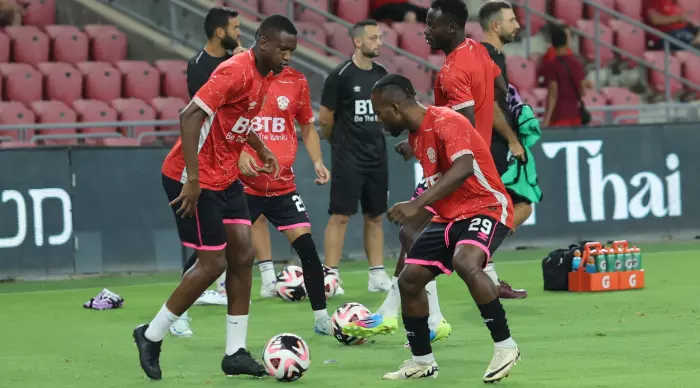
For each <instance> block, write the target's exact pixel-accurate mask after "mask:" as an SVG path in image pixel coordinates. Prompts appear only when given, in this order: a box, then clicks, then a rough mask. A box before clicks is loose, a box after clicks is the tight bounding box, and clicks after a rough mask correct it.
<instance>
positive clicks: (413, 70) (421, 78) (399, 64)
mask: <svg viewBox="0 0 700 388" xmlns="http://www.w3.org/2000/svg"><path fill="white" fill-rule="evenodd" d="M394 64H395V65H396V73H397V74H401V75H403V76H404V77H406V78H408V79H410V80H411V82H412V83H413V86H414V87H415V88H416V91H417V92H420V93H426V94H427V93H429V92H430V91H432V90H433V71H432V70H431V69H429V68H428V67H427V66H425V65H423V64H420V63H417V62H414V61H413V60H411V59H409V58H406V57H401V56H398V57H396V58H394Z"/></svg>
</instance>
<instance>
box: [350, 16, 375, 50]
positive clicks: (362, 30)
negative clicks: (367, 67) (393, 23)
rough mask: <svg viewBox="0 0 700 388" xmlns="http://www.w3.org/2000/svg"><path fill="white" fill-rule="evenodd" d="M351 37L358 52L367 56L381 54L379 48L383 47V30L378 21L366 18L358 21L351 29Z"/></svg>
mask: <svg viewBox="0 0 700 388" xmlns="http://www.w3.org/2000/svg"><path fill="white" fill-rule="evenodd" d="M350 38H352V43H353V45H354V46H355V52H356V53H357V52H359V53H360V54H361V55H362V56H364V57H367V58H376V57H378V56H379V49H380V48H381V47H382V31H381V30H380V29H379V26H378V25H377V22H376V21H374V20H371V19H366V20H362V21H359V22H357V23H356V24H355V25H354V26H352V28H351V29H350Z"/></svg>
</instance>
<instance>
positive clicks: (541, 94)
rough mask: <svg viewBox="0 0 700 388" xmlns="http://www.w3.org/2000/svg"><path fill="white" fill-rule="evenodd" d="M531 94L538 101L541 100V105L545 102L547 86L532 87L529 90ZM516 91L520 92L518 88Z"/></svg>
mask: <svg viewBox="0 0 700 388" xmlns="http://www.w3.org/2000/svg"><path fill="white" fill-rule="evenodd" d="M530 92H531V94H532V96H533V97H535V98H536V99H537V100H538V101H541V103H542V106H544V105H545V103H546V102H547V94H548V92H547V88H534V89H532V90H531V91H530ZM518 93H521V91H520V90H518Z"/></svg>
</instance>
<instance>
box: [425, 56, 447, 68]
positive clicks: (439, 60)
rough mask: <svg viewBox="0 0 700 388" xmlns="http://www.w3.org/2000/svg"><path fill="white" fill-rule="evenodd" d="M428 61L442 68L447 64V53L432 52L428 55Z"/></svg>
mask: <svg viewBox="0 0 700 388" xmlns="http://www.w3.org/2000/svg"><path fill="white" fill-rule="evenodd" d="M428 62H430V63H432V64H433V65H435V66H437V67H438V68H441V67H442V66H443V65H444V64H445V54H443V53H439V54H431V55H430V56H429V57H428Z"/></svg>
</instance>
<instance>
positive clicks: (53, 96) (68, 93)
mask: <svg viewBox="0 0 700 388" xmlns="http://www.w3.org/2000/svg"><path fill="white" fill-rule="evenodd" d="M37 68H38V69H39V71H40V72H41V74H43V76H44V98H46V99H47V100H55V101H61V102H63V103H65V104H67V105H70V104H72V103H73V101H75V100H77V99H79V98H81V97H82V95H83V76H82V74H80V72H79V71H78V69H76V68H74V67H73V66H71V65H70V64H68V63H63V62H44V63H40V64H39V65H38V66H37Z"/></svg>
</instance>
